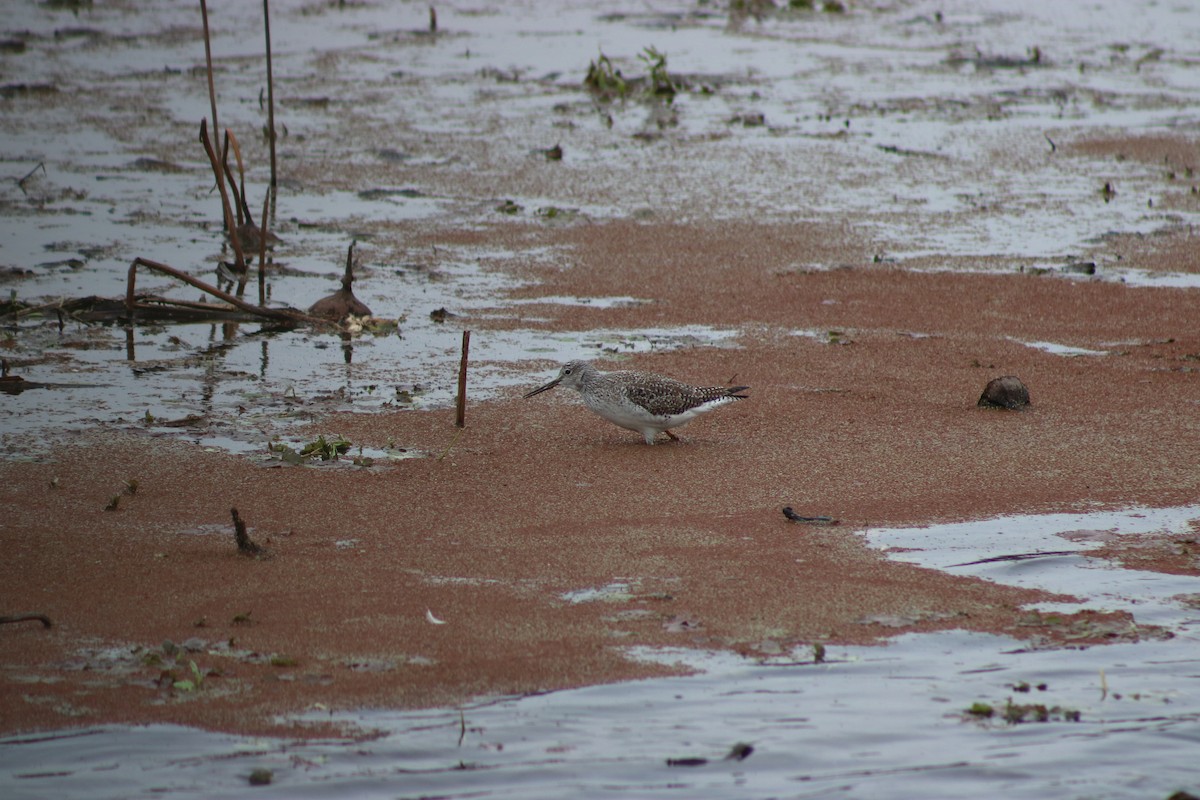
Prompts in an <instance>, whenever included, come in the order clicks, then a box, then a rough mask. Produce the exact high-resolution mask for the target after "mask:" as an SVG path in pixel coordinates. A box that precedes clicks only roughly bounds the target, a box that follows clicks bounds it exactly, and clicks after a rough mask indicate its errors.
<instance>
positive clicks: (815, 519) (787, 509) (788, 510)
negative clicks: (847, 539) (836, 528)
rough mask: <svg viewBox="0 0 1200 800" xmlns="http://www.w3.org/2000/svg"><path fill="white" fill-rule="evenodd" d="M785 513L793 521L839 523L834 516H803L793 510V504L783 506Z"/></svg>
mask: <svg viewBox="0 0 1200 800" xmlns="http://www.w3.org/2000/svg"><path fill="white" fill-rule="evenodd" d="M783 515H784V516H785V517H787V518H788V519H789V520H791V521H792V522H804V523H807V524H809V525H837V524H838V521H837V520H836V519H834V518H833V517H802V516H800V515H799V514H797V513H796V512H795V511H793V510H792V507H791V506H784V507H783Z"/></svg>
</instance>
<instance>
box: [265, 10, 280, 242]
mask: <svg viewBox="0 0 1200 800" xmlns="http://www.w3.org/2000/svg"><path fill="white" fill-rule="evenodd" d="M263 28H264V29H265V30H266V35H267V141H268V142H269V143H270V145H271V193H272V194H274V193H275V188H276V186H278V183H277V182H276V180H275V78H274V76H273V74H272V72H271V10H270V8H268V6H267V0H263ZM266 229H267V226H266V223H264V224H263V230H264V231H265V230H266Z"/></svg>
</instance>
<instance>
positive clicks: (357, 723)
mask: <svg viewBox="0 0 1200 800" xmlns="http://www.w3.org/2000/svg"><path fill="white" fill-rule="evenodd" d="M1197 518H1200V507H1196V506H1190V507H1185V508H1177V509H1131V510H1129V511H1127V512H1097V513H1090V514H1055V515H1043V516H1026V517H1008V518H999V519H994V520H984V521H979V522H974V523H965V524H958V525H939V526H932V527H929V528H915V529H886V530H885V529H877V530H872V531H870V532H868V534H867V538H868V540H869V541H870V542H871V543H872V544H874V545H876V546H880V547H895V546H903V547H905V548H910V549H907V550H906V551H904V552H902V553H898V554H897V555H896V557H899V558H903V559H905V560H912V561H917V562H920V563H923V564H927V565H930V566H939V567H942V568H946V569H950V570H952V571H955V572H968V573H969V574H976V575H979V576H980V577H983V578H985V579H988V580H994V581H999V582H1003V583H1008V584H1013V585H1019V586H1038V587H1041V588H1045V589H1048V590H1050V591H1053V592H1059V593H1072V594H1074V595H1075V596H1076V597H1077V598H1079V602H1078V603H1075V604H1071V605H1070V606H1069V607H1056V608H1058V610H1062V611H1075V610H1078V609H1080V608H1094V609H1097V610H1115V609H1126V610H1129V611H1131V612H1132V613H1133V615H1134V617H1135V620H1136V621H1137V622H1138V623H1141V624H1147V623H1153V624H1155V625H1158V626H1161V627H1162V628H1164V629H1166V630H1169V631H1170V632H1171V633H1172V634H1173V638H1169V639H1161V638H1156V637H1150V638H1143V639H1141V640H1140V641H1136V642H1130V641H1129V640H1128V639H1127V638H1126V639H1125V640H1123V641H1122V643H1118V644H1111V645H1105V646H1095V647H1086V646H1084V647H1065V648H1064V647H1053V648H1044V649H1040V648H1038V647H1031V646H1030V644H1029V643H1027V642H1026V643H1022V642H1017V641H1015V640H1012V639H1008V638H1006V637H999V636H992V635H985V634H977V633H965V632H960V631H949V632H943V633H937V634H925V635H911V634H910V635H904V636H901V637H898V638H897V639H895V640H894V641H892V642H891V643H890V644H888V645H887V646H886V647H830V648H828V649H827V651H826V652H825V654H824V661H823V662H822V663H815V662H814V660H813V659H814V652H813V651H812V650H811V649H810V648H803V649H801V650H799V651H797V652H795V653H791V654H786V655H781V656H779V657H777V658H774V659H772V660H770V661H764V662H758V663H755V662H751V661H748V660H746V659H743V658H740V657H738V656H734V655H731V654H721V653H710V652H701V651H693V650H666V651H662V650H645V649H643V650H637V651H633V652H631V653H630V657H632V658H640V659H647V660H653V661H658V662H665V663H679V664H686V665H689V666H691V667H693V668H694V669H697V670H700V674H698V675H694V676H690V677H680V678H668V679H654V680H645V681H636V682H630V683H622V684H617V685H613V686H597V687H592V688H587V689H579V690H573V691H563V692H555V693H551V694H546V695H541V696H533V697H524V698H497V699H490V700H481V701H477V702H473V703H470V704H467V705H465V706H464V707H462V708H453V709H433V710H428V711H416V712H408V711H406V712H395V711H366V712H356V713H338V714H329V713H328V712H323V711H317V710H314V711H311V712H309V713H308V714H306V715H302V716H301V717H299V718H298V719H300V720H308V721H327V720H334V721H338V722H341V723H343V724H345V725H347V726H349V727H350V728H351V729H356V730H359V731H364V732H368V731H369V732H373V736H372V737H371V738H369V739H366V740H361V739H359V740H356V739H354V738H349V739H345V740H336V739H333V740H320V741H291V740H281V739H265V738H251V737H242V736H229V735H224V734H215V733H208V732H204V731H197V730H190V729H186V728H180V727H171V726H163V725H153V726H147V727H136V728H129V727H120V726H112V727H105V728H95V729H90V730H86V731H79V732H70V733H64V734H61V735H46V736H36V735H35V736H26V737H10V738H7V739H3V740H0V786H3V787H4V794H5V797H7V798H12V799H13V800H22V799H23V798H40V797H59V798H98V797H114V798H115V797H124V798H133V797H150V796H167V797H179V798H186V797H196V798H201V797H233V796H241V795H242V794H243V793H245V792H246V791H247V790H248V779H249V776H250V774H251V773H252V771H253V770H255V769H267V770H270V771H271V775H272V783H271V785H270V786H264V787H258V788H255V789H254V792H255V796H258V795H262V796H266V797H312V798H331V797H346V796H351V795H352V796H354V797H364V798H367V797H379V798H392V797H397V796H400V797H429V796H437V797H447V798H468V797H478V796H487V797H512V798H518V797H520V798H538V797H545V798H559V797H563V796H564V795H565V794H567V793H570V794H571V795H572V796H579V797H597V798H599V797H634V796H636V797H659V796H671V797H713V798H717V797H789V798H802V797H823V796H829V795H831V794H845V795H846V796H851V797H873V798H897V800H901V799H902V798H911V797H945V798H957V797H965V796H971V795H978V796H987V797H994V796H1004V797H1015V798H1044V797H1059V798H1145V797H1161V798H1165V797H1167V796H1168V795H1169V794H1171V793H1172V792H1174V791H1176V790H1180V789H1187V790H1191V791H1192V792H1195V791H1197V790H1200V775H1198V774H1197V771H1196V769H1195V753H1196V749H1197V747H1198V746H1200V649H1198V647H1197V644H1198V642H1200V611H1198V610H1197V605H1196V604H1195V603H1194V602H1192V601H1194V599H1195V598H1196V597H1200V579H1197V578H1195V577H1186V576H1171V575H1162V574H1158V573H1145V572H1138V571H1129V570H1122V569H1115V568H1112V567H1111V565H1108V564H1106V563H1104V562H1102V561H1098V560H1095V559H1089V558H1086V557H1082V556H1078V557H1070V561H1069V563H1068V564H1066V565H1064V563H1063V561H1062V559H1061V558H1057V559H1044V560H1032V561H1022V562H992V563H988V564H978V565H974V566H970V567H954V566H951V564H950V562H956V563H957V562H958V560H959V559H966V560H974V559H976V558H983V557H992V556H995V555H1004V554H1012V553H1016V552H1034V551H1045V550H1048V549H1053V550H1062V551H1069V550H1077V549H1081V548H1082V546H1083V544H1085V543H1087V542H1089V541H1093V542H1094V541H1096V540H1097V539H1100V538H1102V537H1106V536H1107V537H1112V536H1133V535H1136V534H1138V533H1162V534H1171V533H1178V532H1180V531H1185V530H1187V529H1188V528H1187V526H1188V523H1189V522H1190V521H1192V520H1194V519H1197ZM620 590H621V587H620V585H619V584H617V585H613V586H609V587H602V588H598V589H596V590H594V591H593V592H592V593H591V594H588V593H587V592H586V591H583V590H581V591H579V592H576V593H573V596H572V597H571V598H569V599H571V600H572V601H575V602H587V601H589V600H595V599H601V598H602V597H613V596H616V595H617V594H619V592H620ZM1189 597H1190V598H1192V601H1189V600H1188V598H1189ZM1009 702H1011V703H1014V704H1017V705H1025V704H1034V705H1041V706H1044V707H1045V708H1046V710H1047V713H1048V714H1049V716H1050V719H1049V720H1048V721H1043V722H1039V721H1026V722H1021V723H1008V722H1005V721H1004V720H1003V719H1002V718H1001V717H1002V715H1003V713H1004V711H1005V709H1006V708H1007V704H1008V703H1009ZM976 703H982V704H987V705H988V706H991V707H992V708H993V709H994V710H995V713H996V716H994V717H992V718H991V719H981V718H977V717H974V716H972V715H971V714H969V713H967V709H969V708H971V707H972V706H973V705H974V704H976ZM1075 712H1078V719H1077V720H1075V719H1073V718H1072V715H1074V713H1075ZM738 744H748V745H750V746H751V747H752V748H753V751H752V752H751V753H750V754H749V756H748V757H745V758H744V759H741V760H738V759H734V758H727V757H726V756H727V755H728V754H729V753H730V751H731V749H732V748H733V747H734V746H735V745H738ZM688 759H692V760H695V759H703V760H704V763H695V762H694V761H693V762H692V763H693V765H691V766H684V765H683V764H680V763H674V764H673V763H670V762H679V761H680V760H685V762H684V763H687V762H686V760H688Z"/></svg>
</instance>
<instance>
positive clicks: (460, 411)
mask: <svg viewBox="0 0 1200 800" xmlns="http://www.w3.org/2000/svg"><path fill="white" fill-rule="evenodd" d="M470 349H471V332H470V331H463V342H462V361H460V362H459V364H458V405H457V407H456V408H455V412H454V424H455V425H457V426H458V427H460V428H465V427H466V426H467V353H468V352H469V351H470Z"/></svg>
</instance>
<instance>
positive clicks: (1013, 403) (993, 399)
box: [977, 375, 1029, 408]
mask: <svg viewBox="0 0 1200 800" xmlns="http://www.w3.org/2000/svg"><path fill="white" fill-rule="evenodd" d="M977 405H980V406H983V407H985V408H1021V407H1023V406H1027V405H1029V389H1027V388H1026V387H1025V384H1024V383H1022V382H1021V379H1020V378H1018V377H1017V376H1016V375H1005V376H1003V377H1001V378H993V379H992V380H990V381H988V385H987V386H985V387H984V389H983V394H981V395H980V396H979V402H978V403H977Z"/></svg>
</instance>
